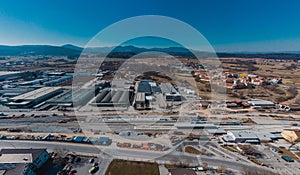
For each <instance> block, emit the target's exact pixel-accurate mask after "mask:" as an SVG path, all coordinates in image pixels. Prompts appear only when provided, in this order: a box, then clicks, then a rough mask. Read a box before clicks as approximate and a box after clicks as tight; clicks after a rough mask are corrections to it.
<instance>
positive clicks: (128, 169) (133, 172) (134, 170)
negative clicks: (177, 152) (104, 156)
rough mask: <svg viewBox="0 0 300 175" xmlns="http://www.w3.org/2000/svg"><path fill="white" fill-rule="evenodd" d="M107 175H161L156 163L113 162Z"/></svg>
mask: <svg viewBox="0 0 300 175" xmlns="http://www.w3.org/2000/svg"><path fill="white" fill-rule="evenodd" d="M105 175H159V169H158V165H157V164H156V163H146V162H134V161H125V160H113V161H112V162H111V164H110V165H109V167H108V169H107V171H106V173H105Z"/></svg>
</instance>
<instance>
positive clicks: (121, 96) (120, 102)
mask: <svg viewBox="0 0 300 175" xmlns="http://www.w3.org/2000/svg"><path fill="white" fill-rule="evenodd" d="M132 95H133V92H132V91H129V90H112V89H105V90H103V91H101V92H100V93H99V94H98V95H97V96H96V97H95V98H94V99H93V100H92V102H90V105H92V106H123V107H127V106H129V105H130V101H131V98H132Z"/></svg>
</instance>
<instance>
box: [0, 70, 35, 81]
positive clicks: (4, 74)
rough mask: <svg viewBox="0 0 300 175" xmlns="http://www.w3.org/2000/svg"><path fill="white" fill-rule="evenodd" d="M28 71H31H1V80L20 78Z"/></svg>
mask: <svg viewBox="0 0 300 175" xmlns="http://www.w3.org/2000/svg"><path fill="white" fill-rule="evenodd" d="M27 73H29V72H17V71H0V81H5V80H13V79H18V78H21V77H22V76H24V75H26V74H27Z"/></svg>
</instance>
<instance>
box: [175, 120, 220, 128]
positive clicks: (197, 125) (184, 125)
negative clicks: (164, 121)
mask: <svg viewBox="0 0 300 175" xmlns="http://www.w3.org/2000/svg"><path fill="white" fill-rule="evenodd" d="M174 126H175V127H176V128H178V129H218V127H217V126H216V125H214V124H210V123H206V122H191V123H187V122H183V123H176V124H175V125H174Z"/></svg>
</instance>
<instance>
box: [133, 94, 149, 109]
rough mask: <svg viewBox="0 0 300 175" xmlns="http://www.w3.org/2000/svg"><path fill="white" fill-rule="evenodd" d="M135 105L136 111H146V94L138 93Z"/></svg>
mask: <svg viewBox="0 0 300 175" xmlns="http://www.w3.org/2000/svg"><path fill="white" fill-rule="evenodd" d="M134 104H135V108H136V109H145V107H146V94H145V92H138V93H137V94H136V95H135V103H134ZM148 104H149V103H148Z"/></svg>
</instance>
